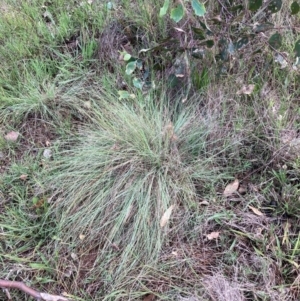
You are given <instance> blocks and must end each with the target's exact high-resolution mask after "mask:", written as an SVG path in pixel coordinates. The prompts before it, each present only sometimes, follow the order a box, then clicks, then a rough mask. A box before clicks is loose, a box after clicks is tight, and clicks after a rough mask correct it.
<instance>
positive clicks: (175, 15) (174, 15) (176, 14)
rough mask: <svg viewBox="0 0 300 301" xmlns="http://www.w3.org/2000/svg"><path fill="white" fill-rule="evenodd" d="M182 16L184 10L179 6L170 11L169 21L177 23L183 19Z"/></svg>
mask: <svg viewBox="0 0 300 301" xmlns="http://www.w3.org/2000/svg"><path fill="white" fill-rule="evenodd" d="M183 15H184V10H183V6H182V5H181V4H179V5H178V6H177V7H175V8H173V9H172V10H171V19H172V20H174V21H175V22H179V21H180V20H181V19H182V18H183Z"/></svg>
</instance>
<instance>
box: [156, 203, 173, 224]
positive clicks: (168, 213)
mask: <svg viewBox="0 0 300 301" xmlns="http://www.w3.org/2000/svg"><path fill="white" fill-rule="evenodd" d="M174 207H175V205H171V206H170V207H169V208H168V209H167V210H166V211H165V213H164V214H163V216H162V218H161V220H160V226H161V228H163V227H164V226H165V225H166V224H167V222H168V221H169V219H170V217H171V214H172V210H173V209H174Z"/></svg>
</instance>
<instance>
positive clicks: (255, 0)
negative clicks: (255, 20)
mask: <svg viewBox="0 0 300 301" xmlns="http://www.w3.org/2000/svg"><path fill="white" fill-rule="evenodd" d="M261 6H262V0H249V2H248V7H249V10H252V11H255V10H258V9H259V8H260V7H261Z"/></svg>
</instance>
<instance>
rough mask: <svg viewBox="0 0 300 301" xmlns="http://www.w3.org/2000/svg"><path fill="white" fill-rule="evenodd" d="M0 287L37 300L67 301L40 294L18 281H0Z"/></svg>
mask: <svg viewBox="0 0 300 301" xmlns="http://www.w3.org/2000/svg"><path fill="white" fill-rule="evenodd" d="M0 287H1V288H3V289H9V288H13V289H18V290H20V291H22V292H24V293H26V294H28V295H30V296H31V297H33V298H35V299H37V300H45V301H68V299H66V298H65V297H61V296H55V295H50V294H47V293H40V292H38V291H36V290H34V289H32V288H30V287H28V286H27V285H25V284H24V283H23V282H19V281H10V280H3V279H0Z"/></svg>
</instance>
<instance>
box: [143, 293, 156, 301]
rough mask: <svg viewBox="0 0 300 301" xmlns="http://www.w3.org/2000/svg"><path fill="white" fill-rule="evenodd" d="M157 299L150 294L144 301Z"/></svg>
mask: <svg viewBox="0 0 300 301" xmlns="http://www.w3.org/2000/svg"><path fill="white" fill-rule="evenodd" d="M154 299H155V295H154V294H148V295H147V296H146V297H145V298H144V299H143V301H153V300H154Z"/></svg>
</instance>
